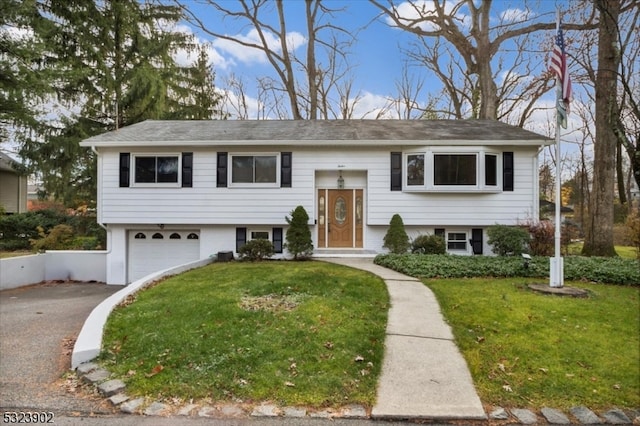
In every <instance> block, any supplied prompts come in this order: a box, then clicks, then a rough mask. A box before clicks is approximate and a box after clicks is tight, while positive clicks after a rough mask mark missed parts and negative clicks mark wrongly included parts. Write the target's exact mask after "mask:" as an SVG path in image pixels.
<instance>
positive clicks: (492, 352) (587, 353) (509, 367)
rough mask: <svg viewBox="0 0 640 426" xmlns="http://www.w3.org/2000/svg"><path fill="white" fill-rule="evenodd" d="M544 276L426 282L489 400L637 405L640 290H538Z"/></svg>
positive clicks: (596, 287)
mask: <svg viewBox="0 0 640 426" xmlns="http://www.w3.org/2000/svg"><path fill="white" fill-rule="evenodd" d="M533 281H537V282H540V280H532V279H526V278H510V279H482V278H473V279H443V280H425V281H424V282H425V283H426V284H427V285H428V286H429V287H430V288H431V289H432V290H433V291H434V292H435V294H436V296H437V298H438V300H439V302H440V305H441V308H442V310H443V313H444V315H445V317H446V318H447V320H448V321H449V323H450V324H451V326H452V328H453V331H454V334H455V337H456V342H457V344H458V346H459V348H460V349H461V351H462V352H463V354H464V356H465V358H466V360H467V363H468V365H469V368H470V370H471V373H472V376H473V379H474V383H475V385H476V389H477V390H478V393H479V395H480V398H481V400H482V401H483V402H484V403H489V404H494V405H500V406H503V407H509V406H513V407H522V406H526V407H532V408H540V407H543V406H551V407H557V408H561V409H567V408H570V407H573V406H576V405H585V406H587V407H590V408H591V409H607V408H611V407H620V408H625V407H626V408H633V409H635V408H637V407H640V368H639V366H640V298H639V294H640V289H639V288H638V287H620V286H606V285H588V284H583V283H576V282H567V283H566V285H571V286H575V287H582V288H586V289H588V290H589V292H590V297H589V298H585V299H574V298H565V297H557V296H548V295H541V294H538V293H534V292H532V291H530V290H528V289H527V288H526V283H528V282H533Z"/></svg>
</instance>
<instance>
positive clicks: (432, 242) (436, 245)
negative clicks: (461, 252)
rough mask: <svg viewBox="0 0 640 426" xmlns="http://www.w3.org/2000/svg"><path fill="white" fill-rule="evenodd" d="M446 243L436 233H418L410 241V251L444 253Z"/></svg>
mask: <svg viewBox="0 0 640 426" xmlns="http://www.w3.org/2000/svg"><path fill="white" fill-rule="evenodd" d="M446 252H447V243H446V242H445V240H444V238H442V237H440V236H438V235H419V236H417V237H416V238H414V240H413V241H412V242H411V253H419V254H445V253H446Z"/></svg>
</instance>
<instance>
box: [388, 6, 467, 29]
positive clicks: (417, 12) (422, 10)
mask: <svg viewBox="0 0 640 426" xmlns="http://www.w3.org/2000/svg"><path fill="white" fill-rule="evenodd" d="M434 1H435V0H420V1H414V2H408V1H405V2H403V3H400V4H399V5H397V6H396V7H395V9H396V15H397V16H398V17H399V18H400V20H401V21H405V23H406V24H409V23H410V22H411V21H413V20H415V19H420V18H428V17H433V16H436V10H435V4H434ZM443 7H444V12H445V14H446V15H450V14H451V13H452V11H453V8H454V5H453V4H452V3H451V2H449V3H445V4H444V5H443ZM455 18H456V19H457V20H458V21H459V23H458V24H459V25H462V26H463V27H467V26H469V23H470V22H471V20H470V18H469V16H468V15H465V14H463V13H460V11H458V13H457V14H456V15H455ZM386 22H387V24H389V25H391V26H394V25H395V24H394V22H393V20H392V19H391V18H390V17H387V18H386ZM417 26H418V27H419V28H420V29H422V30H424V31H438V30H440V27H439V26H438V25H436V24H434V23H432V22H428V21H423V22H420V23H418V24H417Z"/></svg>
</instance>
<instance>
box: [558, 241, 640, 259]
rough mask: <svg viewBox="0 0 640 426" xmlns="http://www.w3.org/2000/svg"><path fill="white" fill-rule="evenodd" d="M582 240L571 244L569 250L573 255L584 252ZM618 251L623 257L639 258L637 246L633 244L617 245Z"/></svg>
mask: <svg viewBox="0 0 640 426" xmlns="http://www.w3.org/2000/svg"><path fill="white" fill-rule="evenodd" d="M582 245H583V243H582V242H576V243H571V244H569V247H568V251H569V255H571V256H580V255H581V254H582ZM615 249H616V253H618V256H620V257H621V258H623V259H637V258H638V252H637V249H636V248H635V247H632V246H615Z"/></svg>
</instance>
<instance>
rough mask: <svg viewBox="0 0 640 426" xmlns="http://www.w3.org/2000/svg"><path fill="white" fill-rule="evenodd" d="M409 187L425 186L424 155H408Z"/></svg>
mask: <svg viewBox="0 0 640 426" xmlns="http://www.w3.org/2000/svg"><path fill="white" fill-rule="evenodd" d="M407 185H408V186H423V185H424V154H408V155H407Z"/></svg>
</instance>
